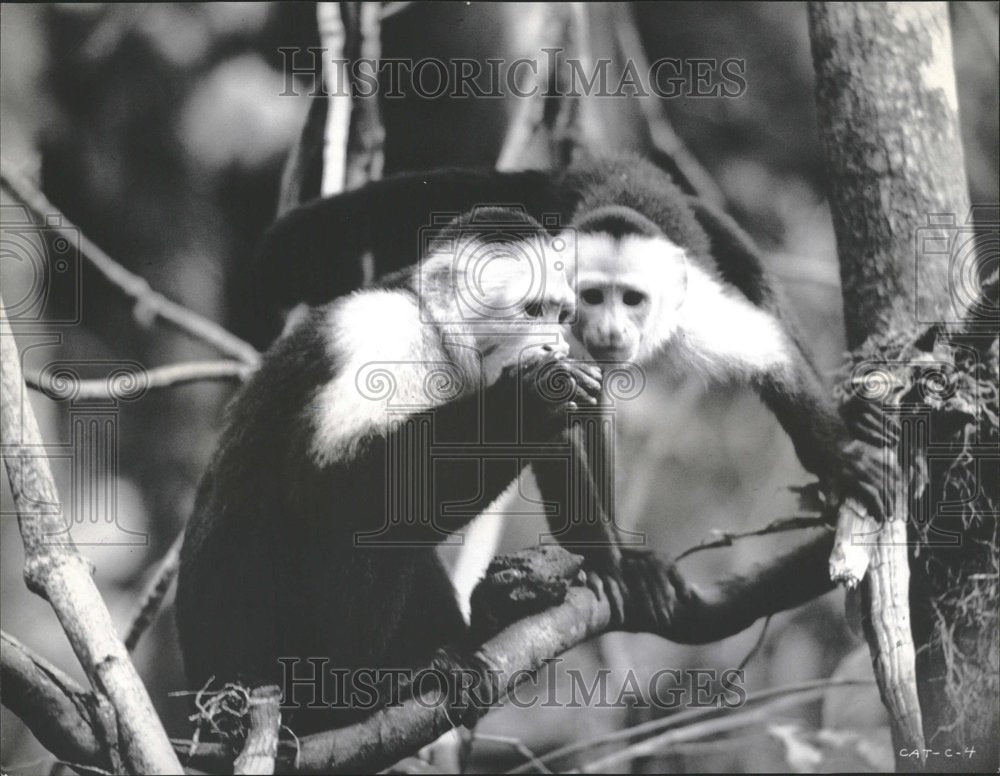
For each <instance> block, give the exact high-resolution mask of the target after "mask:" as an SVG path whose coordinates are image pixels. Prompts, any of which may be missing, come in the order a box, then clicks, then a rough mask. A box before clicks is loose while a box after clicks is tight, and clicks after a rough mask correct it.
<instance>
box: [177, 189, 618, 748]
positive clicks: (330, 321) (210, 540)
mask: <svg viewBox="0 0 1000 776" xmlns="http://www.w3.org/2000/svg"><path fill="white" fill-rule="evenodd" d="M567 247H568V246H566V245H565V244H564V243H563V241H562V240H561V239H559V238H556V239H552V238H551V236H550V235H549V234H548V233H547V232H546V231H545V230H544V229H542V228H541V226H540V225H539V224H538V223H536V222H535V221H533V220H532V219H531V218H530V217H528V216H527V215H525V214H524V213H523V212H521V211H517V210H511V209H496V208H494V209H480V210H477V211H475V212H474V213H471V214H469V215H466V216H464V217H462V218H460V219H458V220H457V221H456V222H455V223H453V224H451V225H450V226H448V227H446V228H445V229H443V230H440V233H439V234H435V235H434V236H433V239H431V240H430V242H429V252H428V255H427V258H425V259H424V260H423V261H422V262H421V263H420V264H419V265H417V266H414V267H410V268H408V269H406V270H403V271H401V272H398V273H396V274H395V275H394V276H393V277H391V278H388V279H386V280H385V281H384V282H382V283H380V284H377V285H374V286H371V287H369V288H366V289H363V290H358V291H355V292H353V293H350V294H348V295H346V296H343V297H340V298H338V299H336V300H334V301H332V302H329V303H327V304H325V305H321V306H317V307H313V308H311V309H310V311H309V313H308V314H307V316H306V317H305V318H304V320H303V321H301V322H300V323H299V324H298V325H297V326H295V327H294V328H293V329H292V330H291V331H290V332H289V333H288V334H287V336H285V337H283V338H281V339H280V340H278V341H277V342H276V343H275V344H274V346H273V347H272V348H271V349H270V350H269V351H268V352H267V353H266V355H265V356H264V358H263V361H262V364H261V367H260V369H259V370H258V371H257V372H256V373H255V374H254V376H253V377H252V378H251V380H250V381H249V382H248V383H247V385H246V386H245V387H244V388H243V390H242V391H241V392H240V393H239V394H238V395H237V397H236V398H235V400H234V402H233V404H232V405H231V407H230V408H229V413H228V419H227V422H226V427H225V430H224V432H223V434H222V438H221V441H220V444H219V448H218V452H217V453H216V455H215V458H214V460H213V462H212V464H211V466H210V467H209V469H208V471H207V472H206V474H205V475H204V478H203V480H202V482H201V485H200V487H199V489H198V493H197V498H196V505H195V508H194V512H193V515H192V517H191V521H190V523H189V525H188V528H187V535H186V538H185V541H184V545H183V548H182V551H181V570H180V576H179V583H178V591H177V622H178V626H179V633H180V639H181V645H182V648H183V653H184V660H185V667H186V670H187V674H188V678H189V680H190V681H191V682H192V684H193V686H199V687H200V686H203V685H205V684H206V683H207V682H209V681H210V680H212V679H213V678H214V679H215V680H216V682H217V683H219V684H221V683H224V682H229V681H239V682H242V683H244V684H247V685H249V686H256V685H260V684H271V683H275V684H279V685H281V686H288V684H287V683H288V682H289V681H291V680H292V679H294V678H301V677H303V676H305V675H310V674H311V673H312V672H313V671H318V672H320V673H323V672H325V671H330V670H336V671H338V672H344V674H345V675H350V681H354V679H355V674H356V672H359V671H375V670H379V669H387V670H388V669H392V670H402V669H421V668H424V667H426V666H427V665H429V664H432V662H433V661H437V663H436V664H440V663H441V662H442V661H447V660H448V659H451V656H454V655H462V654H463V653H464V652H465V651H466V650H467V649H469V648H471V647H472V644H471V643H470V642H469V638H468V631H467V626H466V624H465V622H464V620H463V618H462V615H461V613H460V610H459V607H458V604H457V602H456V599H455V594H454V591H453V589H452V586H451V583H450V581H449V579H448V576H447V574H446V572H445V569H444V568H443V566H442V564H441V561H440V560H439V558H438V555H437V553H436V551H435V546H436V545H437V544H438V543H440V542H442V541H445V540H448V539H449V537H451V536H452V535H453V532H455V531H457V530H458V529H460V528H462V527H463V526H464V525H465V524H466V523H468V522H469V521H470V520H471V519H472V518H473V517H475V516H476V515H477V514H478V513H479V512H480V511H482V509H483V508H484V507H485V505H487V504H488V503H489V502H491V501H492V500H493V499H494V498H496V497H497V496H498V495H499V494H500V493H501V492H502V491H503V490H504V489H505V488H506V487H507V486H508V485H509V484H510V483H511V482H512V481H513V480H514V479H515V477H516V476H517V473H518V472H517V468H518V466H517V459H516V457H515V458H514V459H511V458H510V455H509V454H508V456H507V459H503V458H500V459H498V460H494V459H492V458H491V457H490V455H489V451H490V450H491V449H492V448H496V449H499V450H501V451H502V450H505V449H510V448H511V447H515V449H521V448H522V447H525V446H530V445H545V444H546V443H549V442H551V441H552V440H558V439H560V437H561V436H562V435H563V434H564V433H565V429H566V425H567V418H566V413H567V410H571V409H575V408H578V407H581V406H588V405H593V404H595V403H596V400H597V399H596V397H597V395H598V394H599V392H600V369H599V368H598V367H596V366H594V365H592V364H589V363H586V362H582V363H581V362H576V361H573V360H571V359H569V358H567V357H566V356H567V353H568V350H569V346H568V343H567V341H566V339H565V337H564V332H565V326H566V325H567V323H568V322H569V321H570V320H572V316H573V314H574V310H575V305H576V294H575V292H574V290H573V288H572V287H571V285H570V283H569V282H568V280H567V274H568V273H570V272H571V271H572V263H571V261H572V255H571V252H570V251H568V250H567ZM531 449H534V448H531ZM432 451H433V452H432ZM442 649H444V651H442ZM455 661H457V658H455ZM326 678H327V680H329V681H332V678H331V677H330V676H329V675H327V676H326ZM342 678H343V677H342ZM367 681H368V682H369V683H370V682H373V681H374V683H375V685H376V686H377V687H378V688H379V690H380V691H381V690H382V689H384V688H383V687H382V685H381V684H379V683H378V681H377V680H373V679H371V678H370V677H369V679H368V680H367ZM328 689H329V688H328ZM338 693H339V694H338ZM308 695H309V694H308V693H305V696H306V697H305V698H304V700H303V701H302V702H303V705H304V704H308V703H310V702H312V701H314V700H315V702H316V704H317V705H318V706H321V707H322V705H323V703H324V702H327V703H329V702H331V700H337V699H339V700H340V701H341V702H342V703H343V704H344V706H343V707H341V708H336V709H329V708H320V709H318V710H317V709H313V708H310V709H303V710H300V711H298V712H296V713H294V714H292V715H291V719H290V724H291V725H292V727H293V729H295V730H296V732H303V731H308V730H314V729H318V728H322V727H332V726H339V725H343V724H347V723H349V722H350V721H353V720H354V719H357V718H358V717H359V716H363V715H365V714H368V713H370V712H371V711H372V709H373V708H377V707H378V706H379V705H382V704H383V703H384V702H386V700H388V699H387V698H384V697H379V698H378V699H377V700H376V701H373V702H369V703H367V704H366V703H361V704H360V705H359V704H358V703H351V702H350V701H349V700H348V701H346V702H345V701H344V698H345V697H346V696H347V692H346V691H345V688H343V687H341V688H338V689H337V690H330V695H328V696H326V697H324V698H323V699H319V698H316V699H314V698H311V697H308ZM331 695H332V696H336V697H335V698H331ZM363 697H364V696H362V698H363ZM285 700H286V703H290V702H291V701H292V699H291V698H286V699H285Z"/></svg>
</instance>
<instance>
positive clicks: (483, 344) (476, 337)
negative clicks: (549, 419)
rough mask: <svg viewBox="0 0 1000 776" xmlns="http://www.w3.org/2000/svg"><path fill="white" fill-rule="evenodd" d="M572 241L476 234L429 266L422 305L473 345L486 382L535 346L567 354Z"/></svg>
mask: <svg viewBox="0 0 1000 776" xmlns="http://www.w3.org/2000/svg"><path fill="white" fill-rule="evenodd" d="M571 237H572V235H567V236H556V237H552V236H551V235H548V234H546V233H545V232H544V231H543V230H541V229H540V228H539V229H538V230H537V231H533V230H530V229H529V230H528V231H527V234H526V235H525V234H524V233H521V234H508V233H505V232H504V231H502V230H498V231H495V232H488V233H476V232H474V231H471V230H470V231H469V232H466V233H464V234H461V235H459V236H458V237H457V238H456V239H455V241H454V242H453V243H451V244H449V249H448V250H447V251H440V252H438V253H435V254H434V255H432V256H431V257H430V258H429V259H428V260H427V261H426V262H425V263H424V265H423V268H422V272H423V276H422V277H423V284H422V289H423V290H424V291H425V292H427V291H430V293H424V294H422V301H423V302H424V304H425V305H427V304H431V305H433V306H435V308H436V309H435V311H434V312H433V316H432V317H433V318H434V320H435V321H437V322H438V323H439V324H440V325H442V330H443V331H445V332H446V333H448V334H450V335H457V336H459V337H461V338H462V340H463V341H465V342H472V343H474V348H475V350H476V351H478V354H479V356H480V359H481V363H482V365H483V371H484V376H485V378H486V380H487V382H490V381H492V380H494V379H496V377H497V376H498V375H499V374H500V372H501V371H502V370H503V369H504V368H505V367H508V366H515V365H517V364H518V363H520V362H521V360H522V359H524V358H525V357H526V355H529V354H530V351H532V350H533V349H535V348H542V347H545V346H548V347H550V348H552V349H554V350H556V351H558V352H562V353H568V351H569V344H568V342H567V341H566V338H565V334H566V326H567V323H568V322H569V321H570V320H571V318H572V316H573V313H574V310H575V307H576V293H575V291H574V289H573V287H572V286H571V284H570V281H569V279H568V277H569V275H570V274H571V270H572V264H573V263H572V257H573V254H574V253H575V251H574V249H573V245H572V243H571V242H570V239H571ZM470 338H471V339H470Z"/></svg>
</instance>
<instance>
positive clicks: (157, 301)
mask: <svg viewBox="0 0 1000 776" xmlns="http://www.w3.org/2000/svg"><path fill="white" fill-rule="evenodd" d="M0 183H2V184H3V186H4V187H5V188H7V189H8V191H10V193H11V194H13V195H14V196H15V197H17V198H18V199H19V200H20V201H21V202H22V203H24V204H25V205H26V206H27V207H28V208H29V209H30V210H31V211H32V212H33V213H34V214H35V216H36V217H38V218H46V217H49V216H53V215H58V216H59V217H60V223H59V224H58V225H52V226H50V227H49V229H50V230H51V231H55V232H58V233H60V234H61V235H62V236H63V237H64V238H66V239H67V240H69V242H70V244H71V245H72V244H75V243H78V244H79V247H80V255H81V256H82V257H83V258H84V259H86V260H87V261H88V262H90V264H91V265H92V266H93V267H94V268H95V269H96V270H97V271H98V272H100V273H101V274H102V275H103V276H104V277H105V278H106V279H107V280H108V281H109V282H110V283H112V284H113V285H115V286H117V287H118V288H119V289H120V290H121V291H122V292H123V293H124V294H125V295H126V296H128V297H130V298H131V299H134V300H135V303H136V305H135V316H136V318H137V319H138V320H141V321H151V320H153V319H155V318H161V319H163V320H164V321H165V322H167V323H169V324H170V325H171V326H173V327H174V328H176V329H178V330H179V331H182V332H184V333H185V334H187V335H189V336H190V337H193V338H194V339H197V340H201V341H202V342H205V343H206V344H208V345H211V346H212V347H214V348H215V349H216V350H218V351H219V352H220V353H225V354H226V355H227V356H231V357H232V358H235V359H238V360H239V361H242V362H243V363H244V364H248V365H250V366H256V365H257V364H258V363H259V362H260V354H259V353H258V352H257V351H256V349H255V348H254V347H253V346H251V345H250V344H249V343H247V342H244V341H243V340H241V339H240V338H239V337H237V336H235V335H234V334H231V333H230V332H228V331H226V330H225V329H224V328H223V327H222V326H220V325H219V324H217V323H215V322H214V321H211V320H209V319H208V318H205V317H203V316H201V315H198V313H196V312H194V311H192V310H189V309H188V308H186V307H183V306H182V305H179V304H177V303H176V302H172V301H171V300H169V299H167V298H166V297H165V296H163V295H162V294H160V293H158V292H156V291H154V290H153V289H152V288H150V286H149V283H147V282H146V281H145V279H144V278H142V277H140V276H139V275H136V274H134V273H132V272H130V271H129V270H127V269H125V267H123V266H122V265H121V264H119V263H118V262H117V261H115V260H114V259H112V258H111V257H110V256H109V255H108V254H107V253H105V252H104V251H103V250H101V248H99V247H98V246H97V245H96V244H95V243H93V242H92V241H91V240H90V239H89V238H88V237H87V236H86V235H85V234H84V233H83V232H82V231H81V230H80V228H79V227H77V226H76V225H74V224H73V223H72V222H71V221H70V220H69V219H68V218H67V217H66V216H65V214H63V213H62V212H61V211H60V210H59V209H58V208H57V207H56V206H55V205H53V204H52V203H51V202H49V200H48V199H47V198H46V196H45V194H43V193H42V192H41V190H40V189H38V187H37V186H35V185H34V184H32V183H31V182H30V181H29V180H28V179H27V178H26V177H24V176H23V175H21V173H20V172H18V171H17V170H16V169H15V168H14V166H13V165H11V164H10V163H8V162H6V161H4V162H2V163H0ZM50 220H51V219H50Z"/></svg>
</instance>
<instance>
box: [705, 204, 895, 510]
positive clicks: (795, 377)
mask: <svg viewBox="0 0 1000 776" xmlns="http://www.w3.org/2000/svg"><path fill="white" fill-rule="evenodd" d="M688 202H689V204H690V205H691V207H692V209H693V210H694V213H695V216H696V218H697V219H698V222H699V223H700V224H701V226H702V227H703V228H704V230H705V232H706V233H707V234H708V236H709V239H710V240H711V243H712V252H713V255H714V256H715V258H716V262H717V265H718V268H719V273H720V275H721V276H722V279H723V280H725V281H726V282H728V283H731V284H732V285H733V286H735V287H736V288H738V289H739V290H740V291H741V292H742V293H743V295H744V296H746V298H747V299H748V300H750V301H751V302H752V303H753V304H754V305H757V306H758V307H759V308H760V309H761V310H762V311H764V312H766V313H767V314H769V315H770V316H771V317H772V318H773V319H774V321H775V322H776V323H777V324H778V326H779V328H780V332H781V337H782V339H783V340H784V342H783V345H782V347H781V350H782V351H783V357H782V358H780V359H775V360H774V361H773V362H772V363H771V364H769V365H767V366H766V367H763V368H756V369H754V371H753V373H752V375H751V382H752V384H753V385H754V387H755V388H756V389H757V391H758V392H759V393H760V396H761V399H762V400H763V401H764V403H765V404H766V405H767V407H768V408H769V409H770V410H771V411H772V412H773V413H774V415H775V417H776V418H777V419H778V422H779V423H780V424H781V426H782V428H783V429H784V430H785V432H786V433H787V434H788V435H789V437H790V438H791V440H792V444H793V445H794V446H795V453H796V455H797V456H798V458H799V461H801V463H802V465H803V466H804V467H805V468H806V469H807V470H809V471H810V472H812V473H813V474H815V475H816V476H818V477H819V478H820V481H821V484H822V485H823V486H824V487H825V488H827V489H828V490H830V491H832V492H833V493H834V494H835V496H836V497H837V498H842V497H843V496H845V495H848V494H850V495H853V496H855V497H857V499H858V500H859V501H860V502H861V503H862V504H864V506H865V507H866V508H867V509H868V510H870V512H871V514H872V515H874V516H875V517H877V518H881V517H882V516H884V515H885V504H884V503H883V496H882V492H881V488H880V487H879V482H880V480H879V466H880V463H879V462H878V461H872V460H868V459H867V458H865V457H863V456H857V455H852V454H850V453H849V452H848V450H849V449H850V448H849V445H850V442H851V435H850V432H849V430H848V429H847V427H846V425H845V424H844V422H843V420H842V419H841V417H840V415H839V414H838V412H837V410H836V407H835V405H834V403H833V400H832V397H831V396H830V393H829V391H827V390H826V389H825V387H824V386H823V383H822V381H821V380H820V378H819V374H818V372H817V369H816V366H815V364H814V363H813V361H812V360H811V359H810V357H809V354H808V352H807V351H806V349H805V348H804V347H803V346H802V343H801V341H800V340H799V339H798V337H797V336H796V334H795V330H794V327H793V326H792V325H791V324H790V322H789V321H788V316H787V314H786V312H785V309H784V305H783V304H782V301H781V298H780V295H779V294H778V293H777V292H776V290H775V287H774V285H773V283H772V282H771V281H770V279H769V278H768V273H767V271H766V269H765V264H764V260H763V258H762V256H761V255H760V252H759V250H758V249H757V247H756V246H755V244H754V242H753V240H752V239H751V238H750V236H749V235H748V234H746V232H744V231H743V230H742V229H741V228H740V226H739V225H738V224H737V223H736V222H735V221H734V220H733V219H732V218H730V217H729V216H728V215H726V214H725V213H723V212H721V211H719V210H717V209H715V208H714V207H712V206H710V205H708V204H706V203H705V202H703V201H702V200H699V199H697V198H693V197H692V198H689V200H688ZM853 447H856V446H853Z"/></svg>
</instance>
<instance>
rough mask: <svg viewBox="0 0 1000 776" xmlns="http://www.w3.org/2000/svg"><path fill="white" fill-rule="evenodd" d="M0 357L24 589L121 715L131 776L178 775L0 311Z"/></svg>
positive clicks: (2, 422) (1, 408) (2, 424)
mask: <svg viewBox="0 0 1000 776" xmlns="http://www.w3.org/2000/svg"><path fill="white" fill-rule="evenodd" d="M0 351H2V353H0V373H2V374H0V377H2V395H0V431H2V436H3V440H4V442H3V450H4V463H5V464H6V466H7V475H8V477H9V478H10V489H11V493H12V494H13V497H14V503H15V505H16V508H17V513H18V526H19V528H20V530H21V538H22V540H23V542H24V556H25V564H24V579H25V582H26V583H27V585H28V589H29V590H31V591H32V592H34V593H36V594H38V595H40V596H42V597H43V598H45V599H46V600H47V601H48V602H49V603H50V604H51V605H52V608H53V609H54V610H55V613H56V616H57V617H58V618H59V622H60V624H61V625H62V627H63V630H64V631H65V632H66V635H67V637H68V638H69V641H70V644H71V645H72V646H73V651H74V652H75V653H76V656H77V658H78V659H79V660H80V663H81V665H82V666H83V668H84V670H85V671H86V673H87V676H88V677H89V678H90V681H91V684H92V685H93V687H94V688H95V690H96V691H97V692H99V693H101V694H103V695H105V696H107V698H108V700H109V701H110V702H111V705H112V706H113V708H114V710H115V711H116V712H117V715H118V728H119V738H120V741H121V744H122V746H123V749H124V756H125V759H126V762H128V764H129V766H130V767H131V769H132V770H133V771H135V772H138V773H177V772H179V769H180V763H179V762H178V761H177V757H176V756H175V755H174V752H173V750H172V749H171V747H170V742H169V741H168V740H167V735H166V732H165V731H164V730H163V725H162V724H161V722H160V720H159V718H158V717H157V716H156V712H155V711H154V710H153V704H152V702H151V701H150V699H149V695H148V693H147V692H146V688H145V687H144V686H143V684H142V680H141V679H140V678H139V674H138V673H137V672H136V670H135V666H133V665H132V661H131V660H129V656H128V651H127V650H126V649H125V645H124V644H123V643H122V642H121V641H120V640H119V638H118V636H117V635H116V633H115V628H114V625H113V624H112V622H111V615H110V614H109V613H108V610H107V607H106V606H105V604H104V601H103V599H102V598H101V594H100V592H99V591H98V590H97V586H96V585H95V584H94V580H93V578H92V577H91V569H90V565H89V564H88V563H87V561H86V560H85V559H84V558H83V557H82V556H81V555H80V554H79V553H78V552H77V551H76V547H74V545H73V542H72V540H71V539H70V538H69V536H68V534H67V533H66V526H65V524H64V523H63V521H62V520H61V518H60V516H59V513H58V511H57V508H58V504H59V496H58V494H57V493H56V487H55V482H53V480H52V472H51V471H50V469H49V462H48V459H47V458H44V457H39V456H38V451H39V450H42V449H44V448H43V446H42V436H41V434H40V432H39V430H38V422H37V421H36V420H35V414H34V412H32V409H31V405H30V404H29V403H28V401H27V397H26V395H25V392H26V390H27V388H26V386H25V385H24V380H23V379H22V377H21V363H20V355H19V353H18V350H17V344H16V343H15V342H14V335H13V334H12V333H11V330H10V326H9V324H8V322H7V313H6V310H5V309H4V308H3V306H2V303H0Z"/></svg>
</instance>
